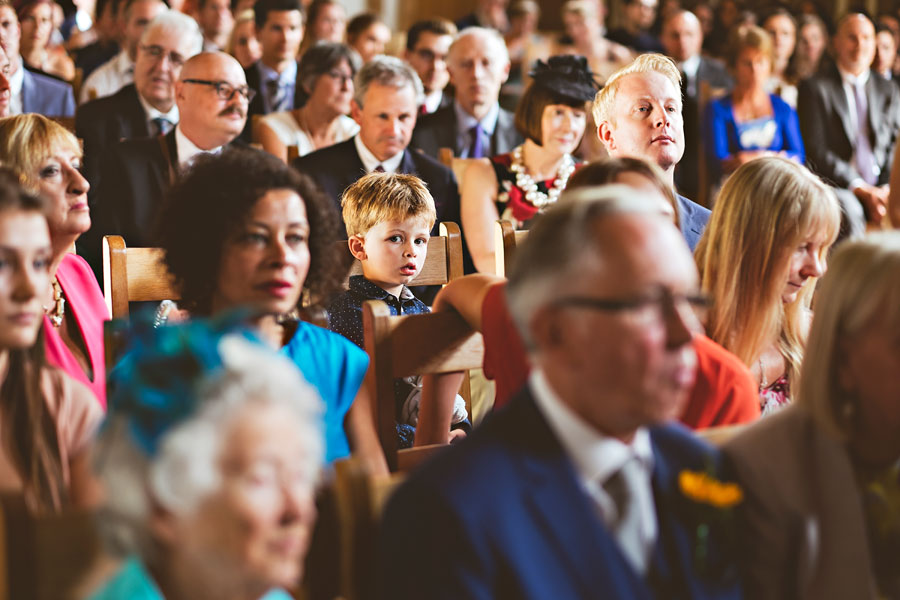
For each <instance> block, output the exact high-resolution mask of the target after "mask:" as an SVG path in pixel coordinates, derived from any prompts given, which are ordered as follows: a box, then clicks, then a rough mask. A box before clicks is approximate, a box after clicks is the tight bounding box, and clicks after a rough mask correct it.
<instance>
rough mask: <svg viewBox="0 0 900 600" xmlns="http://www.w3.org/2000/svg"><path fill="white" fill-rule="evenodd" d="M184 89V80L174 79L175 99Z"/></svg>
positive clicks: (179, 96)
mask: <svg viewBox="0 0 900 600" xmlns="http://www.w3.org/2000/svg"><path fill="white" fill-rule="evenodd" d="M182 90H184V82H183V81H181V80H180V79H177V80H176V81H175V99H176V100H177V99H179V98H181V92H182Z"/></svg>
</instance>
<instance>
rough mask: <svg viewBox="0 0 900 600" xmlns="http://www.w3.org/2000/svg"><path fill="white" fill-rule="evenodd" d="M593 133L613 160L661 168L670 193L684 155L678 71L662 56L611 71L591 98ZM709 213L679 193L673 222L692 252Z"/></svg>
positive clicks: (641, 58)
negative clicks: (643, 162) (628, 159)
mask: <svg viewBox="0 0 900 600" xmlns="http://www.w3.org/2000/svg"><path fill="white" fill-rule="evenodd" d="M593 113H594V122H595V123H597V125H598V127H597V135H599V136H600V141H601V142H603V145H604V146H606V151H607V152H609V155H610V156H613V157H625V156H631V157H635V158H642V159H644V160H646V161H647V162H650V163H653V164H655V165H657V166H658V167H659V168H660V169H662V170H663V174H664V175H665V177H666V181H667V182H668V183H669V185H671V186H672V187H673V189H674V187H675V179H674V178H675V165H677V164H678V162H679V161H680V160H681V157H682V156H683V155H684V119H683V116H682V103H681V73H680V72H679V71H678V67H676V66H675V63H674V62H673V61H672V60H671V59H670V58H667V57H665V56H663V55H661V54H642V55H640V56H638V57H637V58H636V59H634V61H632V62H631V63H630V64H628V65H626V66H624V67H622V68H621V69H619V70H618V71H616V72H615V73H613V74H612V75H611V76H610V77H609V79H607V80H606V86H605V87H604V88H603V89H602V90H600V91H599V92H597V96H596V97H595V98H594V106H593ZM707 221H709V210H708V209H706V208H703V207H702V206H700V205H699V204H696V203H694V202H692V201H690V200H688V199H687V198H685V197H684V196H681V195H678V223H679V225H680V227H681V233H682V234H683V235H684V238H685V240H686V241H687V243H688V246H690V248H691V250H693V249H694V248H695V247H696V246H697V242H699V241H700V235H701V234H702V233H703V229H704V227H706V222H707Z"/></svg>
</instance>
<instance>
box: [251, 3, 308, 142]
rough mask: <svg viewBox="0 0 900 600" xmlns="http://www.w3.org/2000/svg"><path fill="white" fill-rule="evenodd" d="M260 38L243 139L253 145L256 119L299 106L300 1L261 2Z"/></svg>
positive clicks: (258, 15) (258, 16) (257, 6)
mask: <svg viewBox="0 0 900 600" xmlns="http://www.w3.org/2000/svg"><path fill="white" fill-rule="evenodd" d="M253 10H254V19H255V22H256V37H257V39H258V40H259V47H260V50H261V52H262V55H261V57H260V59H259V60H258V61H256V62H255V63H253V64H252V65H250V66H249V67H247V68H246V69H245V71H244V73H245V75H246V78H247V85H249V86H250V88H251V89H253V90H256V96H255V97H254V99H253V102H251V103H250V109H249V113H248V116H249V118H248V119H247V125H246V127H245V129H244V132H243V133H242V134H241V138H242V139H243V140H244V141H246V142H249V141H250V139H251V136H252V120H253V117H254V116H256V115H260V116H262V115H267V114H269V113H273V112H278V111H282V110H291V109H294V108H297V107H298V106H299V101H300V98H301V97H302V95H303V91H302V89H301V86H299V85H297V52H299V50H300V42H302V41H303V13H302V12H301V9H300V2H299V0H258V1H257V2H256V4H255V5H254V6H253Z"/></svg>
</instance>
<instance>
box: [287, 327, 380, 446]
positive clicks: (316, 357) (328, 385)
mask: <svg viewBox="0 0 900 600" xmlns="http://www.w3.org/2000/svg"><path fill="white" fill-rule="evenodd" d="M281 352H282V353H283V354H284V355H285V356H287V357H288V358H290V359H291V360H292V361H293V362H294V364H296V365H297V366H298V367H299V368H300V372H302V373H303V376H304V377H305V378H306V380H307V381H308V382H309V383H310V384H312V386H313V387H315V388H316V389H317V390H318V392H319V395H320V396H321V397H322V400H323V402H324V403H325V432H324V434H325V460H326V461H327V462H328V463H331V462H333V461H335V460H337V459H340V458H345V457H347V456H350V443H349V442H348V440H347V434H346V432H345V431H344V419H345V418H346V416H347V411H349V410H350V406H351V405H352V404H353V400H354V399H355V398H356V393H357V392H358V391H359V388H360V386H362V382H363V378H364V377H365V375H366V370H367V369H368V368H369V356H368V355H367V354H366V353H365V352H364V351H363V350H361V349H360V348H359V347H357V346H356V344H354V343H353V342H351V341H350V340H348V339H347V338H345V337H344V336H342V335H338V334H336V333H332V332H331V331H328V330H326V329H322V328H321V327H316V326H315V325H311V324H309V323H306V322H303V321H301V322H300V324H299V326H298V327H297V332H296V333H295V334H294V337H293V338H291V341H290V342H288V343H287V345H285V346H284V347H283V348H282V349H281Z"/></svg>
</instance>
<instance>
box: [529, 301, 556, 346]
mask: <svg viewBox="0 0 900 600" xmlns="http://www.w3.org/2000/svg"><path fill="white" fill-rule="evenodd" d="M560 314H561V313H560V312H559V311H557V310H553V309H552V308H550V307H544V308H541V309H539V310H538V311H537V312H536V313H534V315H532V317H531V323H530V329H531V338H532V340H533V341H534V344H535V346H537V347H538V348H541V349H544V350H549V349H553V348H555V347H556V346H558V345H559V343H560V342H561V341H562V328H561V327H562V323H560V320H559V317H560Z"/></svg>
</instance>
